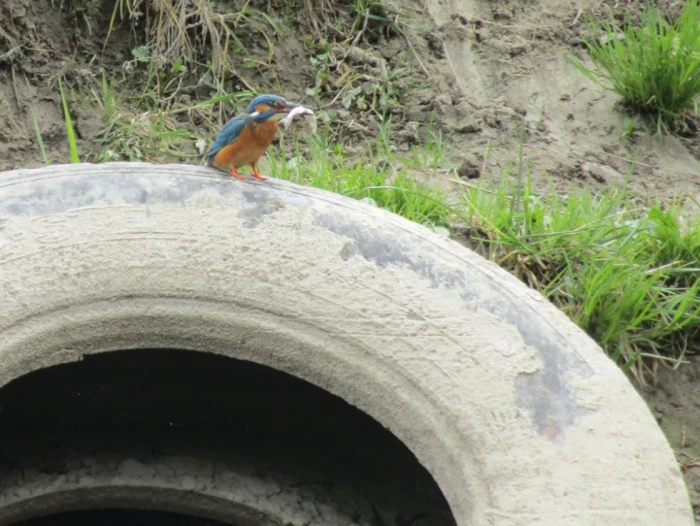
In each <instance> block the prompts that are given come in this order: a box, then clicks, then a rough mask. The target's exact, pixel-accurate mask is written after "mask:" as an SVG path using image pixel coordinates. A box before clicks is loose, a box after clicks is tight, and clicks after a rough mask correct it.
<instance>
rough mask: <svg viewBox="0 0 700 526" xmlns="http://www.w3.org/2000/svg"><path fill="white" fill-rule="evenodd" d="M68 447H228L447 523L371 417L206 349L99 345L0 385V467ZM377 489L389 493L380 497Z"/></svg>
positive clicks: (145, 452)
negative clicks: (102, 349) (103, 348)
mask: <svg viewBox="0 0 700 526" xmlns="http://www.w3.org/2000/svg"><path fill="white" fill-rule="evenodd" d="M338 374H343V372H342V371H338ZM74 450H80V451H87V452H91V453H112V452H116V453H124V452H128V453H129V455H131V456H133V457H134V458H141V457H143V458H148V457H152V456H158V455H172V454H192V453H193V452H196V454H197V455H199V456H206V457H209V458H211V457H225V456H227V455H235V456H236V458H243V457H244V458H245V459H246V461H247V462H249V463H251V464H254V465H255V466H258V467H259V469H260V470H262V471H264V470H275V471H278V470H279V471H284V472H297V473H303V476H304V477H307V478H308V477H311V478H314V477H315V480H320V481H324V483H328V484H335V483H336V482H337V481H339V480H340V481H342V482H343V483H348V484H350V485H352V486H353V487H356V488H358V491H359V492H360V493H363V494H367V495H371V496H372V499H373V500H372V502H373V505H374V506H379V507H381V506H382V505H383V504H386V505H387V509H391V510H393V511H391V515H392V516H394V518H395V519H396V520H398V521H399V522H397V524H400V523H401V521H408V520H411V517H414V518H415V517H417V515H421V516H424V517H429V518H431V519H430V520H429V521H428V522H425V524H431V525H445V526H450V525H453V524H454V519H453V518H452V515H451V513H450V511H449V508H448V506H447V503H446V502H445V500H444V497H443V495H442V493H441V492H440V490H439V488H438V487H437V484H436V483H435V482H434V480H433V479H432V477H431V476H430V475H429V474H428V473H427V471H426V470H425V469H424V468H423V467H422V466H421V465H420V464H419V463H418V461H417V460H416V458H415V456H414V455H413V454H412V453H411V452H410V451H409V450H408V449H407V448H406V447H405V446H404V445H403V443H401V442H400V441H399V440H398V439H397V438H396V437H395V436H394V435H392V434H391V433H390V432H389V431H387V430H386V429H385V428H383V427H382V426H381V425H380V424H379V423H378V422H376V421H375V420H373V419H372V418H370V417H369V416H368V415H366V414H365V413H363V412H361V411H359V410H358V409H357V408H355V407H353V406H351V405H349V404H347V403H346V402H345V401H343V400H342V399H340V398H338V397H336V396H334V395H332V394H330V393H328V392H326V391H324V390H322V389H320V388H318V387H316V386H314V385H311V384H309V383H307V382H305V381H302V380H300V379H298V378H295V377H292V376H290V375H288V374H286V373H282V372H280V371H277V370H274V369H270V368H268V367H264V366H260V365H257V364H253V363H250V362H244V361H240V360H234V359H231V358H227V357H223V356H218V355H214V354H207V353H200V352H191V351H182V350H162V349H156V350H135V351H119V352H109V353H103V354H97V355H91V356H86V357H85V359H84V360H83V361H81V362H77V363H71V364H64V365H58V366H54V367H49V368H46V369H42V370H39V371H35V372H33V373H30V374H27V375H26V376H23V377H21V378H18V379H16V380H15V381H13V382H11V383H9V384H8V385H6V386H5V387H3V388H2V389H0V468H3V467H5V468H15V469H16V468H22V467H24V466H30V465H31V466H32V467H34V468H37V466H38V469H40V470H47V472H52V471H55V470H59V471H60V470H61V469H63V467H62V466H61V465H60V462H58V465H57V463H56V462H55V461H54V459H55V458H59V457H61V455H62V454H63V452H66V451H69V452H70V451H74ZM0 473H1V469H0ZM1 482H2V478H1V475H0V483H1ZM387 495H391V497H387ZM387 498H390V499H393V501H394V502H384V503H382V500H383V499H384V501H386V499H387ZM404 503H406V504H404ZM134 507H135V506H134ZM61 511H63V510H61ZM164 511H167V510H164ZM76 513H77V512H76ZM85 513H86V515H85V516H88V517H90V516H94V515H91V514H90V513H87V512H85ZM91 513H92V512H91ZM94 513H103V514H107V515H108V514H110V513H112V512H111V511H109V510H102V511H100V512H97V511H95V512H94ZM114 513H117V512H116V511H115V512H114ZM119 513H122V514H123V513H124V512H119ZM129 513H134V514H138V513H140V512H137V511H135V510H133V511H130V512H129ZM144 513H146V512H144ZM149 513H152V512H149ZM105 516H106V515H105ZM56 517H58V515H55V516H51V517H47V518H46V519H41V520H46V521H53V520H59V519H57V518H56ZM75 517H82V515H80V514H78V515H75ZM37 520H39V519H37ZM60 520H63V518H61V519H60ZM76 520H78V519H77V518H76ZM81 520H82V519H81ZM115 520H116V519H115ZM178 520H179V519H178ZM183 520H184V519H183ZM127 523H128V524H132V523H131V522H127ZM17 524H19V523H17ZM31 524H33V525H34V524H37V525H38V524H53V522H34V521H33V522H32V523H31ZM173 524H180V523H179V522H178V523H173ZM182 524H186V523H185V522H183V523H182ZM211 524H212V525H213V524H214V523H211ZM418 524H424V523H423V522H418Z"/></svg>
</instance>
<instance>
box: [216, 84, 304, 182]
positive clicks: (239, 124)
mask: <svg viewBox="0 0 700 526" xmlns="http://www.w3.org/2000/svg"><path fill="white" fill-rule="evenodd" d="M298 106H300V104H294V103H292V102H289V101H288V100H287V99H285V98H284V97H280V96H278V95H260V96H259V97H255V98H254V99H253V100H252V101H251V103H250V104H249V105H248V108H247V109H246V113H247V114H246V115H238V116H236V117H234V118H232V119H231V120H230V121H228V122H227V123H226V124H225V125H224V127H223V128H222V129H221V131H220V132H219V135H217V137H216V140H215V141H214V145H213V146H212V148H211V150H210V152H209V154H208V155H207V166H213V167H215V168H218V169H219V170H224V171H228V173H230V174H231V175H232V176H234V177H236V178H238V179H245V177H244V176H243V175H242V174H241V173H240V172H239V171H238V168H240V167H241V166H250V167H251V175H252V176H253V177H255V178H256V179H260V180H262V181H264V180H266V179H267V178H266V177H263V176H262V175H260V173H259V172H258V170H257V167H256V165H257V163H258V160H259V159H260V157H262V156H263V154H264V153H265V152H266V151H267V149H268V148H269V147H270V144H272V139H273V138H274V136H275V133H277V128H278V121H279V120H280V119H282V118H284V116H285V115H287V114H288V113H289V112H290V111H292V110H293V109H294V108H296V107H298Z"/></svg>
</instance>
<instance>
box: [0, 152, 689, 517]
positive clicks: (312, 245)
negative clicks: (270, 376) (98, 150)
mask: <svg viewBox="0 0 700 526" xmlns="http://www.w3.org/2000/svg"><path fill="white" fill-rule="evenodd" d="M0 181H1V182H0V293H2V294H3V297H4V298H5V301H4V302H3V303H2V305H0V331H1V333H0V383H6V382H8V381H10V380H12V379H13V378H16V377H18V376H20V375H22V374H25V373H27V372H28V371H31V370H34V369H37V368H41V367H46V366H48V365H51V364H55V363H62V362H68V361H74V360H79V359H80V357H81V356H83V355H85V354H87V353H95V352H105V351H109V350H114V349H134V348H146V347H150V348H153V347H166V348H168V347H174V348H186V349H192V350H198V351H205V352H214V353H219V354H224V355H229V356H233V357H236V358H240V359H245V360H251V361H254V362H258V363H261V364H265V365H269V366H271V367H274V368H276V369H280V370H283V371H286V372H289V373H291V374H293V375H296V376H298V377H300V378H303V379H306V380H308V381H310V382H312V383H314V384H316V385H318V386H320V387H322V388H324V389H327V390H328V391H330V392H333V393H335V394H337V395H339V396H341V397H342V398H344V399H345V400H347V401H349V402H350V403H352V404H354V405H356V406H357V407H359V408H360V409H362V410H363V411H365V412H366V413H368V414H369V415H371V416H372V417H374V418H375V419H376V420H378V421H379V422H380V423H382V424H383V425H384V426H386V427H387V428H388V429H390V430H391V431H392V432H393V433H394V434H395V435H396V436H398V437H399V438H400V439H401V440H402V441H403V442H404V443H405V444H406V445H407V446H408V447H409V448H410V449H411V450H412V451H413V452H414V453H415V454H416V456H417V457H418V459H419V460H420V461H421V463H423V464H424V465H425V466H426V467H427V468H428V470H429V471H430V472H431V474H432V475H433V476H434V478H435V479H436V481H437V482H438V484H439V486H440V487H441V489H442V491H443V492H444V494H445V496H446V497H447V499H448V501H449V503H450V506H451V508H452V510H453V512H454V515H455V517H456V519H457V521H458V523H459V524H460V525H466V524H499V525H511V524H512V525H515V524H530V523H538V524H543V525H544V524H546V525H556V526H564V525H569V524H570V525H580V524H616V525H624V524H630V525H632V524H634V525H643V524H650V525H651V524H674V525H684V524H688V525H690V524H692V519H691V514H690V508H689V505H688V500H687V495H686V492H685V488H684V486H683V483H682V480H681V477H680V473H679V471H678V468H677V466H676V464H675V460H674V458H673V456H672V454H671V451H670V448H669V447H668V444H667V443H666V441H665V439H664V437H663V435H662V434H661V432H660V430H659V429H658V427H657V425H656V423H655V421H654V420H653V418H652V417H651V415H650V413H649V411H648V410H647V408H646V406H645V405H644V403H643V402H642V400H641V399H640V398H639V397H638V396H637V395H636V393H635V392H634V390H633V389H632V387H631V386H630V385H629V383H628V382H627V380H626V378H625V377H624V376H623V375H622V373H621V372H620V371H619V370H618V369H617V368H616V367H615V366H614V364H613V363H611V362H610V361H609V360H608V359H607V358H606V357H605V356H604V355H603V354H602V353H601V352H600V350H599V349H598V348H597V347H596V345H595V344H594V343H593V342H592V341H591V340H590V339H589V338H587V337H586V336H585V335H584V334H583V333H582V332H581V331H580V330H578V329H577V328H576V327H575V326H574V325H573V324H572V323H571V322H570V321H568V320H567V319H566V318H565V316H564V315H563V314H561V313H560V312H558V311H557V310H556V309H555V308H554V307H553V306H551V305H550V304H548V303H547V302H546V301H544V300H543V299H542V298H541V297H540V296H539V295H537V294H535V293H533V292H531V291H529V290H527V289H526V288H525V287H524V286H523V285H522V284H520V283H519V282H517V281H516V280H515V279H514V278H512V277H511V276H509V275H507V274H506V273H505V272H503V271H501V270H500V269H498V268H497V267H496V266H495V265H493V264H490V263H488V262H486V261H484V260H483V259H481V258H479V257H478V256H476V255H474V254H473V253H471V252H469V251H468V250H466V249H464V248H463V247H460V246H458V245H457V244H455V243H453V242H451V241H449V240H445V239H442V238H439V237H438V236H436V235H433V234H431V233H430V232H428V231H427V230H426V229H424V228H422V227H420V226H418V225H414V224H411V223H409V222H407V221H405V220H402V219H401V218H398V217H396V216H393V215H391V214H388V213H386V212H383V211H381V210H377V209H374V208H371V207H368V206H364V205H362V204H359V203H357V202H354V201H352V200H349V199H344V198H341V197H338V196H334V195H329V194H326V193H323V192H320V191H316V190H312V189H307V188H299V187H297V186H294V185H291V184H288V183H282V182H278V181H270V182H269V183H265V184H256V183H247V182H246V183H242V182H240V181H234V180H232V179H229V178H227V177H225V176H223V175H221V174H219V173H216V172H212V171H210V170H207V169H204V168H198V167H192V166H176V165H168V166H151V165H142V164H133V163H132V164H106V165H100V166H91V165H80V166H54V167H51V168H48V169H42V170H36V171H18V172H9V173H5V174H3V175H2V178H0Z"/></svg>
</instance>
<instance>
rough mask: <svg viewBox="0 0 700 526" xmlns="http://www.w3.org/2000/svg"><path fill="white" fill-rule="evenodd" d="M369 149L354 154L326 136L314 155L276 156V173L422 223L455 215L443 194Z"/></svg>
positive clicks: (440, 221)
mask: <svg viewBox="0 0 700 526" xmlns="http://www.w3.org/2000/svg"><path fill="white" fill-rule="evenodd" d="M368 151H369V152H370V153H369V154H367V155H362V156H359V157H358V156H349V155H346V154H344V152H343V148H342V147H341V146H335V147H334V146H331V145H329V144H328V143H327V142H326V140H325V138H323V137H320V138H318V139H316V140H313V141H312V142H311V145H310V151H309V152H308V154H304V155H301V154H299V155H297V156H296V157H294V158H293V159H292V161H286V160H285V159H284V158H283V157H281V156H280V155H279V154H277V153H275V152H274V151H273V152H271V158H272V163H271V166H270V175H272V176H273V177H278V178H281V179H286V180H289V181H292V182H295V183H298V184H303V185H307V186H315V187H317V188H322V189H324V190H328V191H331V192H335V193H338V194H342V195H346V196H348V197H352V198H354V199H358V200H365V201H368V202H370V203H372V204H376V205H377V206H380V207H382V208H386V209H388V210H391V211H392V212H394V213H396V214H399V215H402V216H404V217H406V218H408V219H410V220H412V221H415V222H417V223H422V224H426V225H429V226H445V225H447V224H448V222H449V219H450V217H451V211H450V206H449V204H448V203H447V197H446V196H445V194H444V193H443V192H442V191H440V190H439V189H437V188H434V187H432V186H430V185H427V184H424V183H420V182H418V181H417V180H416V179H415V178H413V177H411V175H410V174H409V173H408V172H407V171H406V170H403V171H400V172H398V173H395V174H392V173H390V171H389V170H388V168H387V167H388V166H389V161H387V160H386V159H383V160H381V162H379V160H378V155H377V150H376V149H375V150H372V149H369V150H368ZM372 152H373V153H372Z"/></svg>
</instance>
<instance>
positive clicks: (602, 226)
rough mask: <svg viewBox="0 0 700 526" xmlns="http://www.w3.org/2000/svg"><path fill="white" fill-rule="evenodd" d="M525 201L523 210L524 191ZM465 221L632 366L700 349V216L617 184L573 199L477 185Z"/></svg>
mask: <svg viewBox="0 0 700 526" xmlns="http://www.w3.org/2000/svg"><path fill="white" fill-rule="evenodd" d="M518 194H520V196H521V197H520V204H519V206H516V207H514V206H513V202H514V201H515V198H514V196H516V195H518ZM464 205H465V208H464V210H463V211H462V215H463V218H464V220H465V222H466V223H467V225H468V226H469V228H470V231H471V236H472V238H473V239H474V240H476V241H478V242H479V243H480V244H481V252H482V253H483V254H484V255H486V256H487V257H489V258H490V259H492V260H495V261H497V262H498V263H499V264H500V265H501V266H503V267H504V268H506V269H507V270H509V271H510V272H512V273H513V274H515V275H516V276H518V277H519V278H520V279H522V280H523V281H524V282H526V283H527V284H528V285H530V286H531V287H533V288H535V289H537V290H539V291H540V292H542V293H543V294H544V295H545V296H546V297H548V298H549V299H550V300H551V301H553V302H554V303H555V304H556V305H558V306H559V307H560V308H561V309H562V310H563V311H564V312H565V313H566V314H567V315H568V316H569V317H570V318H571V319H572V320H573V321H574V322H576V323H577V324H578V325H579V326H580V327H581V328H583V329H584V330H585V331H586V332H587V333H588V334H589V335H590V336H591V337H593V338H594V339H595V340H596V341H597V342H598V343H599V344H600V345H601V346H602V347H603V348H604V349H605V350H606V352H607V353H608V354H609V355H610V356H611V357H612V358H613V359H615V360H616V361H617V362H618V363H620V364H621V365H622V366H623V367H624V368H628V369H631V370H632V371H633V372H634V373H635V374H637V375H638V376H639V378H640V379H641V367H642V365H643V363H644V362H643V360H641V359H642V358H654V359H659V360H662V361H665V362H668V363H670V364H674V365H676V364H678V363H679V361H680V360H682V359H683V358H684V356H685V355H686V353H687V352H689V351H690V350H693V351H698V350H700V293H699V292H700V266H699V264H698V262H699V261H700V242H699V241H698V234H700V220H698V219H695V220H694V221H695V222H694V223H693V224H692V225H691V226H690V227H689V228H686V229H683V228H681V227H680V225H679V223H678V220H677V219H676V218H677V217H679V215H680V211H679V210H678V209H673V210H672V211H663V210H662V209H661V207H660V205H658V204H657V205H653V206H651V207H650V208H648V209H647V208H645V209H641V208H636V207H635V206H634V205H633V204H632V201H631V199H630V198H629V196H626V195H625V194H623V193H620V192H617V191H615V190H613V189H608V190H604V191H602V192H601V193H600V194H597V195H593V194H592V193H591V192H590V191H588V190H581V191H579V192H577V193H574V194H571V195H569V196H568V197H566V198H564V197H561V196H558V195H556V194H554V193H547V194H544V195H540V194H537V193H535V192H534V191H533V189H532V186H531V184H530V183H529V182H526V183H525V184H524V187H523V188H521V189H519V190H517V191H516V189H515V188H513V187H512V186H511V187H509V186H506V185H503V186H501V187H500V188H498V189H497V191H496V192H493V193H491V192H487V191H484V190H482V189H478V188H476V189H470V190H469V191H468V192H467V194H466V196H465V201H464Z"/></svg>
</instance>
